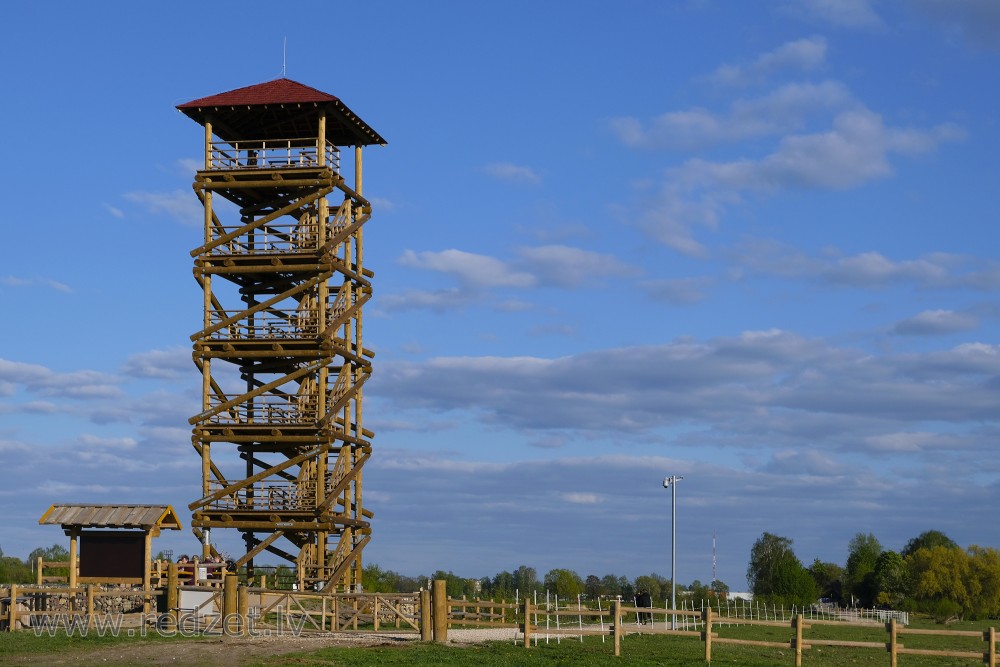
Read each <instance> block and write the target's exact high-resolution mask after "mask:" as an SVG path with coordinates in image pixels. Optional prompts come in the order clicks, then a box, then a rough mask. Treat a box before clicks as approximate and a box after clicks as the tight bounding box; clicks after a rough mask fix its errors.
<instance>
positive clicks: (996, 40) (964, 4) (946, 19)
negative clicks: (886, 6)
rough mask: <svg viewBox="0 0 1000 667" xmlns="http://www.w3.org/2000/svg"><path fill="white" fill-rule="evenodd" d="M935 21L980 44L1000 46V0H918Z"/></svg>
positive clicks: (991, 47)
mask: <svg viewBox="0 0 1000 667" xmlns="http://www.w3.org/2000/svg"><path fill="white" fill-rule="evenodd" d="M913 4H914V6H916V7H917V8H918V9H920V10H921V11H923V12H924V13H925V14H927V16H928V17H929V18H930V19H932V24H933V25H934V26H936V27H942V28H944V29H946V30H950V31H953V32H956V33H958V34H960V35H962V36H963V37H965V38H966V39H968V40H969V41H970V42H972V43H973V44H975V45H976V46H979V47H982V48H987V49H992V50H994V51H995V50H997V49H1000V3H997V2H996V0H915V1H914V3H913Z"/></svg>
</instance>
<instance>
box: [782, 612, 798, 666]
mask: <svg viewBox="0 0 1000 667" xmlns="http://www.w3.org/2000/svg"><path fill="white" fill-rule="evenodd" d="M781 613H782V615H784V613H785V610H784V608H782V610H781ZM802 625H803V624H802V614H796V615H795V616H792V626H794V627H795V667H802Z"/></svg>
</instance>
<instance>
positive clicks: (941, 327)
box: [892, 310, 979, 336]
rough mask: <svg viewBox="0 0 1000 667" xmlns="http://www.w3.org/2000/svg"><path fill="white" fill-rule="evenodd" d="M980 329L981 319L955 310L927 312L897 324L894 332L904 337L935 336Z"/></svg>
mask: <svg viewBox="0 0 1000 667" xmlns="http://www.w3.org/2000/svg"><path fill="white" fill-rule="evenodd" d="M977 328H979V318H978V317H976V316H975V315H972V314H970V313H957V312H955V311H953V310H925V311H923V312H922V313H918V314H917V315H914V316H913V317H910V318H907V319H905V320H902V321H900V322H897V323H896V324H895V326H893V328H892V330H893V331H894V332H895V333H898V334H901V335H904V336H934V335H939V334H952V333H959V332H962V331H972V330H974V329H977Z"/></svg>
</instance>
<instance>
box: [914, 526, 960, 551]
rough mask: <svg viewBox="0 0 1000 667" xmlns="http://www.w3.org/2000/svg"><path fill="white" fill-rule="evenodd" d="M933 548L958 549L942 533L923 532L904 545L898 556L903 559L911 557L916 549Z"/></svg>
mask: <svg viewBox="0 0 1000 667" xmlns="http://www.w3.org/2000/svg"><path fill="white" fill-rule="evenodd" d="M934 547H948V548H949V549H959V548H960V547H959V546H958V545H957V544H955V542H954V541H953V540H952V539H951V538H950V537H948V536H947V535H945V534H944V533H942V532H941V531H940V530H925V531H924V532H922V533H920V534H919V535H917V536H916V537H914V538H913V539H912V540H910V541H909V542H907V543H906V546H905V547H903V550H902V551H901V552H899V555H900V556H902V557H903V558H907V557H908V556H911V555H912V554H913V553H914V552H916V550H917V549H932V548H934Z"/></svg>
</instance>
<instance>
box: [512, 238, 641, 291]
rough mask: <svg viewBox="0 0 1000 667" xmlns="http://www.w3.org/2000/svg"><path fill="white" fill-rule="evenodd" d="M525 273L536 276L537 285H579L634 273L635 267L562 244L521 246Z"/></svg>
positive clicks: (600, 254)
mask: <svg viewBox="0 0 1000 667" xmlns="http://www.w3.org/2000/svg"><path fill="white" fill-rule="evenodd" d="M518 255H520V256H521V259H522V260H523V263H522V268H523V269H524V271H525V272H526V273H528V272H530V273H531V274H533V275H534V276H536V278H537V280H536V282H537V283H538V284H540V285H554V286H558V287H579V286H580V285H584V284H588V283H593V282H595V281H597V280H600V279H603V278H619V279H620V278H624V277H627V276H631V275H634V274H635V271H636V269H635V267H632V266H629V265H628V264H625V263H624V262H622V261H620V260H618V259H617V258H616V257H614V256H613V255H608V254H605V253H598V252H593V251H590V250H583V249H581V248H574V247H571V246H565V245H543V246H532V247H525V248H520V249H519V250H518Z"/></svg>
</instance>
